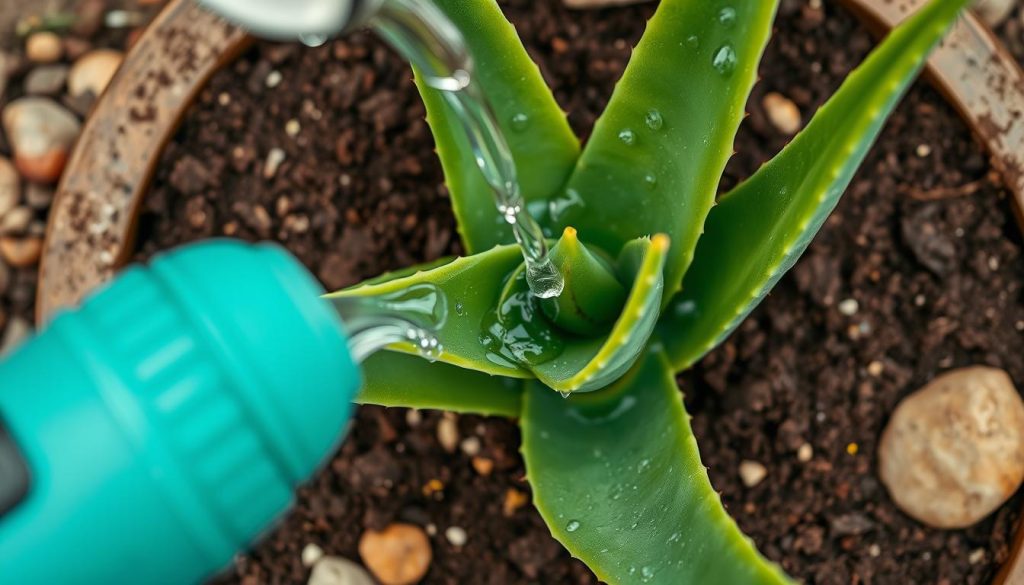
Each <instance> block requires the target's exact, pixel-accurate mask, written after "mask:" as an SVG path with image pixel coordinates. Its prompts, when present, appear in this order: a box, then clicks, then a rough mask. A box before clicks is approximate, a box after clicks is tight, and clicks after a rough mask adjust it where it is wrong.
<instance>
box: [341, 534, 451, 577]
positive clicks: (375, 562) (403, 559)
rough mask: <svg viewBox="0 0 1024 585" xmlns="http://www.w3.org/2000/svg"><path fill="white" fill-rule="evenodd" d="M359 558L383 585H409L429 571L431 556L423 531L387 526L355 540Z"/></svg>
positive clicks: (428, 542)
mask: <svg viewBox="0 0 1024 585" xmlns="http://www.w3.org/2000/svg"><path fill="white" fill-rule="evenodd" d="M359 556H361V557H362V558H363V562H364V563H366V566H367V567H368V568H369V569H370V572H371V573H373V576H374V577H376V578H377V580H378V581H380V582H381V583H383V584H384V585H411V584H412V583H417V582H419V580H420V579H422V578H423V576H424V575H426V573H427V569H429V568H430V561H431V560H432V558H433V552H432V551H431V550H430V541H429V540H428V539H427V535H426V534H424V533H423V530H422V529H420V527H418V526H413V525H412V524H391V525H390V526H388V527H387V528H385V529H384V530H382V531H380V532H377V531H375V530H367V531H366V532H364V533H363V536H362V537H361V538H360V539H359Z"/></svg>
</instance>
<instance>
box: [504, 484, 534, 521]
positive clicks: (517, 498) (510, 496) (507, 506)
mask: <svg viewBox="0 0 1024 585" xmlns="http://www.w3.org/2000/svg"><path fill="white" fill-rule="evenodd" d="M529 501H530V496H528V495H526V494H525V493H523V492H521V491H519V490H517V489H515V488H508V489H507V490H505V500H504V501H503V502H502V504H501V513H502V514H503V515H504V516H505V517H506V518H511V517H512V516H513V515H515V513H516V511H517V510H519V509H520V508H522V507H523V506H525V505H526V504H527V503H528V502H529Z"/></svg>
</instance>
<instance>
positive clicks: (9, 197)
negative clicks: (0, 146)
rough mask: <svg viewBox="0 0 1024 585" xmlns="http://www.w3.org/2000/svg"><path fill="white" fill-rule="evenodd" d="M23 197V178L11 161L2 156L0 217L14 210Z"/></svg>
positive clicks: (0, 165) (0, 162)
mask: <svg viewBox="0 0 1024 585" xmlns="http://www.w3.org/2000/svg"><path fill="white" fill-rule="evenodd" d="M19 197H21V177H19V176H18V171H17V169H15V168H14V163H12V162H11V161H10V159H8V158H5V157H3V156H0V215H3V214H5V213H7V212H8V211H10V210H11V209H14V207H15V206H16V205H17V204H18V198H19Z"/></svg>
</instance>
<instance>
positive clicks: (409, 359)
mask: <svg viewBox="0 0 1024 585" xmlns="http://www.w3.org/2000/svg"><path fill="white" fill-rule="evenodd" d="M362 368H363V375H364V377H365V382H364V384H363V388H362V389H361V390H360V392H359V396H358V397H357V398H356V402H358V403H360V404H377V405H381V406H405V407H412V408H429V409H434V410H450V411H453V412H460V413H472V414H484V415H500V416H507V417H513V418H514V417H518V416H519V411H520V406H521V400H522V398H521V397H522V387H523V383H522V382H521V381H518V380H515V379H513V378H504V377H500V376H488V375H487V374H481V373H480V372H474V371H472V370H466V369H463V368H459V367H456V366H452V365H448V364H445V363H439V362H435V363H431V362H428V361H426V360H424V359H422V358H420V357H417V356H412V355H406V354H401V353H394V352H379V353H377V354H374V355H373V356H371V357H370V359H368V360H366V362H365V363H364V364H363V366H362Z"/></svg>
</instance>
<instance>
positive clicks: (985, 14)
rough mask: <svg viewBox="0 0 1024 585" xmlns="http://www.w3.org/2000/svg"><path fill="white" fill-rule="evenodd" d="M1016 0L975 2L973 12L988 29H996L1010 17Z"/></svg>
mask: <svg viewBox="0 0 1024 585" xmlns="http://www.w3.org/2000/svg"><path fill="white" fill-rule="evenodd" d="M1016 3H1017V1H1016V0H975V2H974V8H973V9H974V12H975V14H977V15H978V16H980V17H981V19H982V20H984V21H985V24H987V25H989V26H990V27H993V28H995V27H997V26H999V25H1000V24H1002V22H1003V21H1004V20H1006V17H1007V16H1009V15H1010V11H1011V10H1013V6H1014V5H1015V4H1016Z"/></svg>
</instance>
